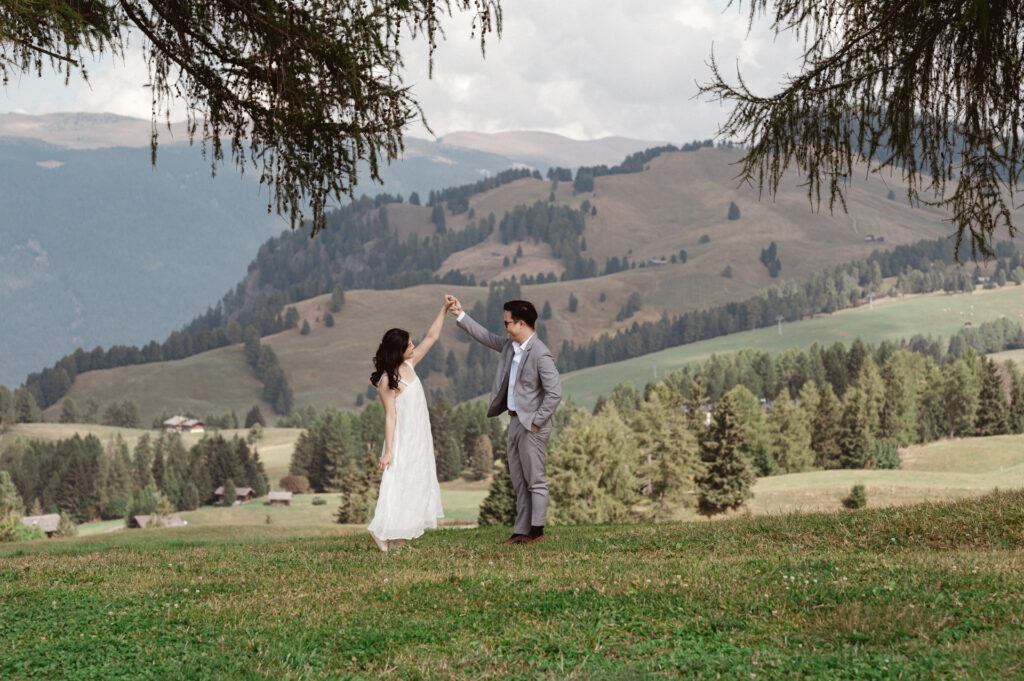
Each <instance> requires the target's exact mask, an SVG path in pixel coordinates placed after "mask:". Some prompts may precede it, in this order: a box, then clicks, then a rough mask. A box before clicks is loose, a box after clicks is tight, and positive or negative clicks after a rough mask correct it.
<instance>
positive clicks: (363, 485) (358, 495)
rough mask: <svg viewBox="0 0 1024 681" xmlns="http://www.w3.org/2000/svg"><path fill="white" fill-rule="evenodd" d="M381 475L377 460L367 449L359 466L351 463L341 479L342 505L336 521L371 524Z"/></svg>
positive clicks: (336, 515)
mask: <svg viewBox="0 0 1024 681" xmlns="http://www.w3.org/2000/svg"><path fill="white" fill-rule="evenodd" d="M379 484H380V474H379V472H378V469H377V458H376V457H375V456H374V455H373V452H372V451H371V450H369V449H367V453H366V458H365V459H363V461H362V464H361V465H359V466H357V465H356V464H355V463H352V462H349V464H348V465H347V466H346V468H345V472H344V474H343V475H342V478H341V503H340V505H339V506H338V510H337V512H336V513H335V519H336V520H337V521H338V522H339V523H342V524H363V523H366V522H369V520H370V516H371V515H372V514H373V508H374V506H375V504H376V503H377V488H378V486H379Z"/></svg>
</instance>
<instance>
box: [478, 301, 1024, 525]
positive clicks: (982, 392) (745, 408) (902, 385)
mask: <svg viewBox="0 0 1024 681" xmlns="http://www.w3.org/2000/svg"><path fill="white" fill-rule="evenodd" d="M967 331H969V330H967ZM976 331H977V332H978V333H977V336H978V338H975V339H974V340H975V341H976V343H970V342H969V341H968V339H967V338H966V337H965V336H966V335H968V334H965V335H964V336H961V335H960V334H958V337H961V340H962V341H963V343H964V344H965V345H962V346H960V347H959V348H958V347H957V345H956V344H954V343H953V342H952V341H951V342H950V343H949V344H948V345H947V344H946V343H945V342H943V341H942V340H941V339H938V340H929V341H928V342H927V343H922V342H921V339H918V340H917V341H913V340H911V341H901V342H900V343H898V344H894V343H882V344H880V345H879V346H877V347H872V346H870V345H867V344H865V343H863V342H861V341H860V340H856V341H854V343H853V344H851V346H850V347H849V348H846V347H845V346H843V345H842V344H840V343H836V344H834V345H833V346H831V347H829V348H821V347H818V346H812V348H811V349H810V350H808V351H802V350H790V351H787V352H785V353H782V354H780V355H779V356H777V357H772V356H771V355H769V354H768V353H763V352H758V351H754V350H746V351H743V352H740V353H737V354H734V355H724V356H715V357H712V358H711V359H709V360H708V361H706V362H704V363H702V364H699V365H696V366H692V367H686V368H684V369H681V370H678V371H676V372H673V373H671V374H669V375H668V376H667V377H666V378H665V379H664V380H663V381H661V382H657V383H650V384H648V385H647V386H646V387H645V389H644V390H643V391H642V392H641V391H638V390H637V389H636V387H634V386H633V385H632V384H623V385H619V386H617V387H616V388H615V389H614V390H613V391H612V392H611V394H610V395H608V396H607V397H601V398H600V399H599V400H598V402H597V404H596V405H595V407H594V409H593V410H592V411H590V412H588V411H586V410H583V409H578V408H577V407H576V406H575V405H573V404H572V403H571V401H570V402H568V403H567V404H565V405H563V407H561V408H560V409H559V410H558V411H557V412H556V415H555V428H554V431H553V435H552V438H551V441H550V444H549V447H548V460H547V468H548V477H549V481H550V488H551V520H552V522H556V523H590V522H617V521H618V522H620V521H628V520H639V519H664V518H670V517H673V515H674V513H675V512H677V511H678V509H680V508H696V509H697V510H698V511H699V512H701V513H704V514H708V515H711V514H715V513H720V512H723V511H725V510H728V509H735V508H738V507H740V506H742V505H743V504H744V503H745V501H746V500H747V499H749V498H750V497H751V496H752V491H751V490H752V486H753V483H754V481H755V480H756V478H757V477H758V476H767V475H778V474H782V473H793V472H800V471H807V470H815V469H834V468H898V467H899V452H898V447H902V446H906V445H909V444H917V443H926V442H930V441H933V440H936V439H940V438H945V437H965V436H987V435H999V434H1004V433H1021V432H1024V377H1022V375H1021V373H1020V372H1019V370H1018V369H1017V367H1016V365H1015V364H1014V363H1013V362H1006V363H1004V364H997V363H996V362H994V361H993V360H991V359H988V358H985V357H984V356H983V355H981V354H979V353H978V352H976V351H975V344H977V343H981V344H983V345H984V344H987V343H995V344H996V347H998V344H999V343H998V342H997V341H996V339H998V338H999V337H1004V338H1005V337H1012V338H1013V340H1012V343H1013V344H1014V345H1016V346H1022V345H1024V334H1022V332H1021V329H1020V326H1019V325H1017V324H1015V323H1010V322H1006V321H1005V320H1000V321H999V322H993V323H992V324H991V325H988V326H985V327H982V328H980V329H977V330H976ZM982 336H984V337H986V338H987V340H985V341H981V337H982ZM511 494H512V492H511V486H510V482H509V480H508V475H507V473H506V472H505V471H504V470H503V469H502V470H500V471H499V473H498V474H497V475H496V476H495V479H494V480H493V482H492V485H491V491H490V494H489V495H488V498H487V499H486V500H485V502H484V504H483V506H482V507H481V523H482V524H509V523H511V520H512V514H513V513H514V509H515V503H514V498H513V497H512V496H511Z"/></svg>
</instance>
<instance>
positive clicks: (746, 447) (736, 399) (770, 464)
mask: <svg viewBox="0 0 1024 681" xmlns="http://www.w3.org/2000/svg"><path fill="white" fill-rule="evenodd" d="M725 398H731V399H730V402H731V404H732V407H733V409H734V410H735V412H736V418H737V424H738V425H739V428H740V440H739V448H740V453H741V455H742V456H743V457H745V458H746V460H747V461H748V462H749V463H750V464H751V465H752V466H753V470H754V472H755V474H756V475H760V476H765V475H775V474H776V473H778V472H779V466H778V463H777V462H776V461H775V455H774V453H773V452H772V438H771V432H770V431H769V428H768V421H767V419H766V418H765V413H764V406H763V405H762V404H761V402H760V400H758V399H757V397H755V396H754V394H753V393H752V392H750V390H748V389H747V388H746V386H743V385H737V386H734V387H733V388H732V389H731V390H729V392H727V393H726V394H725V396H724V397H723V398H722V399H725Z"/></svg>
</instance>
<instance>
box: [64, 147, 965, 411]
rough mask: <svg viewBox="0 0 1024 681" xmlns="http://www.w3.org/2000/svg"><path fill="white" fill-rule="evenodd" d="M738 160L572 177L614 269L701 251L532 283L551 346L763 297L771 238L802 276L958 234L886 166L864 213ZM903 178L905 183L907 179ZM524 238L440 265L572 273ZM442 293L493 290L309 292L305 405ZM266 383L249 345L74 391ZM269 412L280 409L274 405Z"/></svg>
mask: <svg viewBox="0 0 1024 681" xmlns="http://www.w3.org/2000/svg"><path fill="white" fill-rule="evenodd" d="M736 158H737V155H736V153H735V152H727V151H723V150H704V151H700V152H691V153H677V154H666V155H663V156H661V157H659V158H657V159H655V160H654V161H653V162H652V163H651V164H650V165H651V168H650V170H648V171H645V172H643V173H638V174H633V175H617V176H608V177H602V178H598V179H597V180H596V185H595V190H596V191H595V193H594V194H591V195H573V193H572V186H571V183H570V184H567V183H561V184H560V186H559V189H558V192H557V201H558V202H559V203H564V204H568V205H579V203H581V202H582V201H583V200H584V199H589V200H590V201H592V202H593V203H594V204H595V205H596V206H597V207H598V214H597V216H596V217H595V218H593V219H591V220H590V221H589V222H588V225H587V231H586V237H587V245H588V250H587V255H589V256H590V257H593V258H595V259H596V260H597V261H598V263H600V264H601V265H602V266H603V264H604V262H605V260H606V259H607V258H608V257H609V256H620V257H621V256H623V255H626V253H627V251H630V250H632V251H633V252H632V255H631V259H633V260H640V261H643V260H645V259H646V258H649V257H656V256H665V257H668V256H670V255H671V254H673V253H678V251H679V250H680V249H686V250H687V252H688V254H689V260H688V262H687V263H685V264H676V265H667V266H663V267H657V268H638V269H635V270H630V271H627V272H621V273H619V274H616V275H613V276H609V277H599V278H595V279H588V280H582V281H571V282H559V283H554V284H544V285H539V286H528V287H525V288H524V292H523V294H524V296H525V297H527V298H529V299H531V300H533V301H535V302H536V304H537V306H538V308H541V307H542V306H543V303H544V301H550V302H551V304H552V308H553V310H554V313H555V318H554V319H551V320H548V321H546V322H545V325H546V326H547V328H548V331H549V336H550V345H551V346H552V347H554V348H555V349H556V350H557V348H558V347H559V346H560V345H561V343H562V340H563V339H566V338H569V339H573V340H586V339H590V338H594V337H597V336H599V335H600V334H602V333H605V332H611V333H614V332H615V330H617V329H619V328H623V327H628V326H629V325H631V324H632V323H633V321H634V320H636V321H641V322H642V321H646V320H655V319H658V318H660V317H661V315H662V313H663V312H667V313H668V314H672V315H674V314H679V313H682V312H685V311H688V310H694V309H701V308H706V307H708V306H711V305H715V304H718V303H723V302H726V301H729V300H736V299H742V298H744V297H747V296H749V295H752V294H753V293H754V292H756V291H757V290H760V289H762V288H764V287H765V286H767V285H769V284H770V283H773V282H774V280H772V279H770V278H769V276H768V273H767V270H766V269H765V268H764V267H763V266H762V265H761V264H760V262H758V256H759V254H760V251H761V249H762V248H764V247H765V246H767V245H768V242H769V241H771V240H775V241H776V242H777V243H778V244H779V253H780V258H781V260H782V263H783V268H784V269H783V271H782V275H783V276H785V277H791V276H804V275H807V274H810V273H812V272H815V271H818V270H819V269H821V268H822V267H823V266H826V265H831V264H837V263H843V262H848V261H850V260H853V259H856V258H859V257H863V256H865V255H867V254H869V253H870V252H871V251H872V250H873V249H874V246H873V245H871V244H866V243H864V241H863V236H864V235H865V234H868V233H871V234H876V235H882V236H885V238H886V245H887V246H892V245H896V244H900V243H909V242H913V241H917V240H919V239H922V238H935V237H936V236H938V235H941V234H945V233H946V232H947V231H948V229H947V225H946V224H945V223H943V222H942V220H941V217H940V216H938V215H936V214H934V213H932V212H928V211H925V210H911V209H910V208H908V207H907V206H905V205H903V204H902V203H900V202H898V201H891V200H889V199H886V198H885V196H886V194H887V193H888V189H889V185H885V184H883V183H882V182H881V180H879V179H878V178H877V177H874V176H873V177H871V178H869V179H867V180H864V179H861V178H856V181H855V182H854V186H853V189H852V190H851V195H850V206H851V211H852V215H853V216H852V217H851V216H848V215H842V214H840V215H835V216H833V215H829V214H828V213H827V212H826V213H814V212H812V211H811V210H810V209H809V207H808V204H807V198H806V195H805V194H804V192H803V190H801V189H800V188H799V187H797V186H796V183H795V181H794V182H792V183H790V186H789V187H787V188H784V189H783V190H782V191H781V192H780V195H779V197H778V198H777V200H776V201H774V202H768V201H764V202H758V201H757V197H756V194H755V193H754V192H753V191H752V190H750V189H736V188H735V182H734V181H733V179H732V177H733V174H734V170H735V169H734V167H732V166H730V165H729V164H730V162H732V161H734V160H735V159H736ZM892 186H894V187H895V188H896V190H897V193H899V191H900V189H899V186H898V185H892ZM550 187H551V185H550V183H549V182H541V181H537V180H532V179H525V180H520V181H517V182H514V183H511V184H509V185H505V186H504V187H500V188H498V189H496V190H493V191H491V192H487V193H485V194H482V195H479V196H476V197H473V199H472V200H471V205H472V207H473V209H474V210H475V212H476V215H477V216H479V217H484V216H486V215H487V214H488V213H489V212H492V211H493V212H494V213H495V214H496V215H497V216H499V217H500V216H501V215H503V214H504V212H505V211H506V210H510V209H512V208H514V207H515V206H516V205H521V204H531V203H533V202H534V201H537V200H547V198H548V194H549V192H550ZM730 200H732V201H735V202H736V203H737V204H738V205H739V206H740V208H741V211H742V216H743V217H742V219H740V220H736V221H728V220H726V219H725V215H726V212H727V209H728V205H729V201H730ZM388 213H389V221H390V223H391V224H392V225H393V226H395V228H396V229H398V230H399V231H400V232H401V233H402V234H410V233H413V232H415V233H417V234H420V235H425V234H429V233H431V232H432V230H433V226H432V225H431V224H430V223H429V215H430V210H429V209H427V208H424V207H415V206H406V205H403V206H389V207H388ZM466 221H467V215H466V214H463V215H459V216H449V218H448V220H447V223H448V227H449V228H450V229H460V228H461V226H463V225H464V224H465V223H466ZM702 234H708V235H709V236H710V237H711V242H710V243H708V244H703V245H700V244H698V239H699V238H700V236H701V235H702ZM516 246H517V244H509V245H508V246H504V245H502V244H500V243H499V242H498V241H497V239H496V238H495V237H492V238H491V239H489V240H488V241H487V242H485V243H484V244H481V245H480V246H477V247H474V248H471V249H467V250H466V251H462V252H460V253H458V254H455V255H453V256H452V257H451V258H450V259H449V261H448V262H446V263H445V264H444V265H443V266H442V267H441V268H440V271H442V272H444V271H447V270H448V269H450V268H452V267H457V268H460V269H462V270H464V271H466V272H473V273H475V274H476V275H477V277H478V278H486V279H493V278H495V277H498V276H508V275H510V274H513V273H515V274H518V275H521V274H524V273H525V274H534V273H537V272H548V271H551V270H552V269H554V271H556V272H560V271H561V270H560V268H559V267H556V266H554V264H553V263H552V261H551V260H550V259H549V258H547V257H546V255H545V254H546V253H547V247H546V246H543V245H540V246H535V245H531V244H529V243H527V244H524V251H525V257H524V258H522V259H520V261H519V263H517V264H516V265H514V266H513V267H511V268H509V269H507V270H506V269H505V268H503V267H502V266H501V262H502V259H503V258H504V256H505V255H510V256H511V255H513V254H514V252H515V249H516ZM495 254H496V255H495ZM726 265H730V266H732V268H733V272H734V276H733V278H731V279H726V278H723V277H721V276H719V272H721V270H722V269H723V268H724V267H725V266H726ZM442 292H451V293H455V294H456V295H459V296H460V297H461V298H462V299H463V301H464V303H466V305H467V307H471V306H472V304H473V303H474V302H476V301H477V300H481V299H484V298H486V291H485V290H483V289H481V288H466V287H444V288H443V289H442V287H438V286H417V287H413V288H410V289H406V290H402V291H349V292H347V296H346V301H347V302H346V306H345V309H344V310H343V311H342V312H341V314H340V315H336V319H337V323H336V325H335V326H334V327H333V328H330V329H328V328H326V327H324V326H323V325H322V324H318V323H316V319H317V318H322V316H323V314H324V313H325V312H326V304H327V299H326V297H325V296H321V297H319V298H314V299H311V300H308V301H304V302H302V303H299V304H298V305H297V307H298V309H299V311H300V315H301V316H302V318H304V319H307V320H309V322H310V324H311V325H312V328H313V332H312V333H311V334H310V335H309V336H301V335H300V334H299V333H298V331H295V330H293V331H287V332H284V333H282V334H278V335H276V336H272V337H270V338H268V339H266V341H265V342H267V343H269V344H270V345H272V346H273V347H274V349H275V351H277V353H278V356H279V357H280V359H281V364H282V366H283V367H284V370H285V373H286V375H287V376H288V379H289V382H290V384H291V386H292V388H293V390H294V391H295V398H296V404H297V405H299V406H305V405H307V404H312V405H315V406H317V407H325V406H333V407H343V408H352V407H354V406H355V398H356V396H357V395H358V394H360V393H362V392H363V391H365V389H366V385H367V384H366V376H367V375H368V373H369V366H370V364H369V358H370V357H371V356H372V353H373V351H374V349H375V348H376V345H377V343H378V342H379V339H380V336H381V334H382V332H383V331H384V330H385V329H387V328H389V327H391V326H402V327H406V328H409V329H410V330H411V331H413V333H414V334H422V332H423V331H424V330H425V329H426V327H427V326H428V325H429V323H430V321H431V319H432V313H433V311H434V309H435V307H437V306H438V305H439V302H438V301H439V300H440V295H441V293H442ZM570 292H571V293H573V294H575V295H576V296H577V297H578V298H579V299H580V306H579V309H578V311H577V313H576V314H569V313H568V311H567V303H568V298H569V294H570ZM602 293H604V294H605V296H606V300H605V302H603V303H602V302H600V296H601V294H602ZM632 293H640V294H641V297H642V298H643V300H644V309H642V310H641V311H640V312H639V313H638V314H637V315H636V317H634V318H633V319H629V320H626V321H625V322H616V321H615V316H616V315H617V313H618V311H619V309H620V308H621V307H622V305H623V304H624V303H625V301H626V300H627V299H628V298H629V296H630V295H631V294H632ZM300 325H301V324H300ZM445 344H446V346H447V347H448V348H454V349H455V350H456V352H457V353H459V354H462V353H464V352H465V347H466V346H465V345H464V344H462V343H458V342H456V341H455V337H454V333H453V332H452V331H451V330H449V331H447V332H446V335H445ZM443 381H444V379H443V378H441V377H435V378H434V379H433V380H432V381H428V386H429V387H438V386H440V385H442V384H443ZM259 393H260V386H259V384H258V383H257V382H256V380H255V379H254V378H253V376H252V374H251V372H250V371H249V370H248V369H247V368H246V367H245V365H244V363H243V360H242V353H241V348H240V347H232V348H222V349H219V350H216V351H213V352H210V353H204V354H203V355H199V356H196V357H192V358H189V359H186V360H182V361H180V362H167V363H159V364H153V365H144V366H140V367H121V368H118V369H114V370H109V371H98V372H88V373H86V374H83V375H82V376H79V377H78V379H77V380H76V382H75V385H74V386H73V387H72V389H71V392H70V393H69V396H70V397H71V398H73V399H74V400H75V401H76V402H78V403H79V404H81V403H82V401H84V399H85V398H86V397H87V396H88V395H94V396H96V397H97V399H99V400H100V401H101V402H102V403H104V404H106V403H108V402H110V401H113V400H120V399H124V398H126V397H128V398H131V399H134V400H135V401H136V402H137V403H139V405H140V410H141V413H142V416H143V420H144V421H145V422H148V421H149V420H151V419H152V417H153V416H155V415H156V414H159V413H160V411H161V410H162V409H164V408H167V409H169V410H171V411H175V410H184V409H192V410H193V411H196V412H198V413H201V414H205V413H207V412H208V411H224V410H226V409H234V410H235V411H236V412H238V413H239V415H241V414H244V412H245V411H247V410H248V409H249V408H250V407H251V406H252V405H253V404H254V403H259V402H260V400H259ZM59 409H60V404H59V403H58V404H57V405H55V406H53V407H51V408H50V409H49V410H48V411H47V417H48V418H52V419H54V420H55V419H56V415H57V414H58V413H59ZM264 409H265V410H266V411H268V412H269V406H267V405H264Z"/></svg>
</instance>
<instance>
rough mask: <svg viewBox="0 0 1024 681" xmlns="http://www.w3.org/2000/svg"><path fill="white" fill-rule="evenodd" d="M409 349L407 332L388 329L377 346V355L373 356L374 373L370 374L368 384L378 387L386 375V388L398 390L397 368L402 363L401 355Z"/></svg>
mask: <svg viewBox="0 0 1024 681" xmlns="http://www.w3.org/2000/svg"><path fill="white" fill-rule="evenodd" d="M407 347H409V332H408V331H405V330H404V329H388V331H387V333H385V334H384V338H383V339H382V340H381V342H380V345H379V346H377V354H376V355H374V356H373V367H374V369H375V371H374V372H373V373H372V374H370V383H373V384H374V385H375V386H378V387H380V379H381V377H382V376H383V375H384V374H387V375H388V387H389V388H391V389H392V390H397V389H398V367H399V365H401V363H402V361H403V360H402V355H404V354H405V349H406V348H407Z"/></svg>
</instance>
